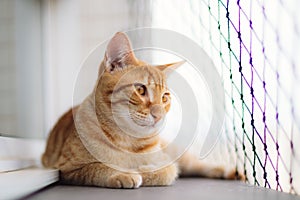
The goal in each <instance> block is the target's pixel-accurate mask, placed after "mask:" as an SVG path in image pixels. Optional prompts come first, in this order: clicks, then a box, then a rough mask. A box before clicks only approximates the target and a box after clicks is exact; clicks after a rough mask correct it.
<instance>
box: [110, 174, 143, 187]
mask: <svg viewBox="0 0 300 200" xmlns="http://www.w3.org/2000/svg"><path fill="white" fill-rule="evenodd" d="M141 185H142V176H141V175H139V174H122V173H120V174H116V175H113V176H111V177H110V178H109V179H108V182H107V187H109V188H127V189H134V188H139V187H140V186H141Z"/></svg>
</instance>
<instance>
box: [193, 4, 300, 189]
mask: <svg viewBox="0 0 300 200" xmlns="http://www.w3.org/2000/svg"><path fill="white" fill-rule="evenodd" d="M190 5H191V8H190V9H191V10H193V11H194V12H195V13H197V16H198V19H199V20H200V24H201V27H200V28H201V30H200V33H199V34H200V35H201V42H200V43H201V45H202V46H203V48H204V49H206V50H207V51H208V52H209V54H210V56H211V58H212V59H213V60H214V62H215V64H216V66H217V67H218V68H219V71H220V74H221V75H222V78H223V82H224V87H225V90H226V91H225V92H226V105H225V109H226V123H225V132H226V137H227V141H228V145H227V146H228V150H229V153H231V154H234V155H235V156H236V160H237V167H239V168H241V169H243V170H244V174H245V175H246V176H247V181H248V182H249V183H252V184H255V185H259V186H264V187H267V188H272V189H276V190H279V191H285V192H290V193H296V194H299V193H300V155H299V154H300V146H299V145H300V119H299V114H300V109H299V107H300V105H299V104H300V97H299V95H300V58H299V57H300V26H299V25H300V14H298V13H299V11H298V8H299V6H300V1H297V0H290V1H283V0H274V1H267V0H251V1H240V0H232V1H231V0H230V1H229V0H202V1H201V2H200V3H195V2H194V1H191V4H190ZM198 8H200V11H199V9H198Z"/></svg>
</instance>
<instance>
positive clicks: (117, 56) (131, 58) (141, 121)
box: [96, 32, 182, 137]
mask: <svg viewBox="0 0 300 200" xmlns="http://www.w3.org/2000/svg"><path fill="white" fill-rule="evenodd" d="M181 64H182V62H180V63H172V64H164V65H159V66H151V65H149V64H147V63H145V62H143V61H140V60H138V59H137V58H136V57H135V55H134V52H133V49H132V47H131V44H130V41H129V39H128V37H127V36H126V35H125V34H124V33H120V32H119V33H116V34H115V36H114V37H113V38H112V39H111V40H110V42H109V44H108V46H107V49H106V53H105V57H104V60H103V62H102V64H101V68H102V69H103V72H102V73H101V75H100V78H99V81H98V84H97V87H96V102H97V99H98V102H99V104H98V105H97V106H98V108H99V109H98V112H102V116H104V117H105V116H107V117H108V116H111V117H113V120H114V121H115V124H116V125H117V126H118V127H119V128H120V129H122V130H124V131H126V132H127V133H129V134H132V135H134V136H136V137H145V136H148V135H150V134H153V133H154V132H155V131H157V130H158V128H160V127H161V125H162V124H163V121H164V118H165V116H166V114H167V112H168V111H169V109H170V105H171V93H170V91H169V90H168V87H167V85H166V73H167V71H169V70H168V69H170V68H173V69H174V68H176V67H178V66H179V65H181ZM99 99H101V100H99ZM110 114H111V115H110Z"/></svg>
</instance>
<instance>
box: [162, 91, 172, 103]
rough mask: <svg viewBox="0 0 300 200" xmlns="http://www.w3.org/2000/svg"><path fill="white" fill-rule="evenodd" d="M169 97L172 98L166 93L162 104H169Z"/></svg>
mask: <svg viewBox="0 0 300 200" xmlns="http://www.w3.org/2000/svg"><path fill="white" fill-rule="evenodd" d="M169 96H170V94H169V93H165V94H164V95H163V96H162V102H163V103H167V102H168V100H169Z"/></svg>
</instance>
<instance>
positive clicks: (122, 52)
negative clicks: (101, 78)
mask: <svg viewBox="0 0 300 200" xmlns="http://www.w3.org/2000/svg"><path fill="white" fill-rule="evenodd" d="M104 62H105V65H106V70H107V71H109V72H114V71H118V70H122V69H123V68H124V67H126V66H127V65H134V64H136V63H137V59H136V57H135V55H134V53H133V49H132V47H131V43H130V41H129V38H128V37H127V35H126V34H125V33H122V32H117V33H116V34H115V35H114V36H113V38H112V39H111V40H110V41H109V43H108V45H107V48H106V52H105V57H104Z"/></svg>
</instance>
